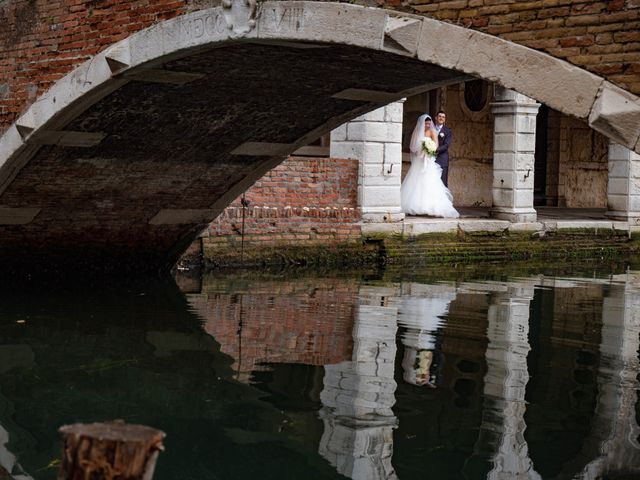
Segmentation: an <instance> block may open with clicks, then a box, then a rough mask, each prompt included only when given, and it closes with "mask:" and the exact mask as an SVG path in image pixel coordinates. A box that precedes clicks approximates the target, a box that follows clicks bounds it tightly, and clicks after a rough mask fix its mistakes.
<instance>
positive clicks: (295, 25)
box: [260, 5, 305, 33]
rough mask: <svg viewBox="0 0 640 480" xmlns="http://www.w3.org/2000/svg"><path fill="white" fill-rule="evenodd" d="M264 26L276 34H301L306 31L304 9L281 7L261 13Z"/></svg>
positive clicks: (271, 8) (277, 6)
mask: <svg viewBox="0 0 640 480" xmlns="http://www.w3.org/2000/svg"><path fill="white" fill-rule="evenodd" d="M260 16H261V22H262V26H263V27H266V29H267V30H273V31H276V32H281V33H286V32H300V31H302V30H304V18H305V16H304V7H297V6H289V5H288V6H280V5H276V6H274V7H270V8H269V9H268V10H263V11H261V15H260Z"/></svg>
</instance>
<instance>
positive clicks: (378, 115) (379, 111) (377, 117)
mask: <svg viewBox="0 0 640 480" xmlns="http://www.w3.org/2000/svg"><path fill="white" fill-rule="evenodd" d="M384 110H385V107H380V108H376V109H375V110H372V111H370V112H369V113H365V114H364V115H361V116H359V117H358V118H357V120H362V121H365V122H384Z"/></svg>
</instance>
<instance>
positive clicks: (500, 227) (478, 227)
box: [459, 219, 509, 233]
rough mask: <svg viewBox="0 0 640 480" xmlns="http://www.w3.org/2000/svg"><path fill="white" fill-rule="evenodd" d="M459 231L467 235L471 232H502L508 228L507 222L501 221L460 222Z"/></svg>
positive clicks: (470, 220)
mask: <svg viewBox="0 0 640 480" xmlns="http://www.w3.org/2000/svg"><path fill="white" fill-rule="evenodd" d="M459 227H460V230H462V231H463V232H467V233H473V232H502V231H504V230H506V229H507V228H509V222H506V221H503V220H475V219H469V220H464V219H463V220H460V222H459Z"/></svg>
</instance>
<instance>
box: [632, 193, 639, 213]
mask: <svg viewBox="0 0 640 480" xmlns="http://www.w3.org/2000/svg"><path fill="white" fill-rule="evenodd" d="M629 212H640V195H629Z"/></svg>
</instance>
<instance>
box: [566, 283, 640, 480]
mask: <svg viewBox="0 0 640 480" xmlns="http://www.w3.org/2000/svg"><path fill="white" fill-rule="evenodd" d="M616 280H621V281H622V282H624V283H621V284H618V285H614V286H612V288H611V290H610V292H611V293H610V295H609V296H608V297H605V299H604V302H603V306H602V323H603V326H602V343H601V345H600V366H599V369H598V380H597V383H598V399H597V403H596V409H595V416H594V418H593V421H592V428H591V433H590V436H589V439H588V441H587V442H586V443H585V446H584V448H583V450H582V452H581V453H580V455H579V456H578V458H577V461H580V458H583V459H585V460H586V461H589V463H588V464H587V465H586V467H584V469H583V471H582V477H581V478H585V479H596V478H602V477H603V476H605V477H606V476H608V475H610V474H624V475H625V476H628V477H626V478H631V475H633V474H636V475H638V474H640V444H639V443H638V438H640V437H639V435H640V428H639V427H638V423H637V421H636V412H635V406H636V403H637V402H638V395H637V390H638V387H639V382H638V378H637V374H638V371H639V370H640V362H639V361H638V348H639V347H640V272H638V273H635V274H630V275H621V276H620V277H618V278H616ZM585 463H586V462H585ZM566 471H570V470H566ZM634 478H635V477H634Z"/></svg>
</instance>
